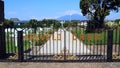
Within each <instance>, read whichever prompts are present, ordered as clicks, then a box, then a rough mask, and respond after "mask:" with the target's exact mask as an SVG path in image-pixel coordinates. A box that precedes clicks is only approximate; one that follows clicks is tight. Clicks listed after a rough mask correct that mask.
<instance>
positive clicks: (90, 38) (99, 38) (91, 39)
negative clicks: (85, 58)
mask: <svg viewBox="0 0 120 68" xmlns="http://www.w3.org/2000/svg"><path fill="white" fill-rule="evenodd" d="M71 32H72V33H73V34H74V35H75V36H76V37H77V38H78V39H80V40H81V41H83V43H84V44H86V45H106V44H107V40H108V39H109V38H108V31H107V30H104V31H102V32H99V33H86V32H85V30H84V29H83V28H79V27H77V28H76V29H74V30H72V31H71ZM119 36H120V30H114V31H113V44H118V43H119Z"/></svg>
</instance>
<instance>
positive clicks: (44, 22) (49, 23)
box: [39, 19, 61, 29]
mask: <svg viewBox="0 0 120 68" xmlns="http://www.w3.org/2000/svg"><path fill="white" fill-rule="evenodd" d="M39 25H40V26H41V27H42V28H43V27H48V28H50V27H51V28H54V29H58V28H60V27H61V23H60V22H59V21H57V20H53V19H44V20H42V21H41V22H39Z"/></svg>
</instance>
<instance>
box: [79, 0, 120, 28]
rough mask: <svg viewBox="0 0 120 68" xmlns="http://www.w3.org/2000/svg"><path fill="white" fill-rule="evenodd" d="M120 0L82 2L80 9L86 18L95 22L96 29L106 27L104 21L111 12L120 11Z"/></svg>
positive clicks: (83, 0) (88, 0)
mask: <svg viewBox="0 0 120 68" xmlns="http://www.w3.org/2000/svg"><path fill="white" fill-rule="evenodd" d="M119 7H120V0H80V9H81V12H82V14H83V15H84V16H89V18H90V19H91V20H93V21H94V22H95V23H94V26H96V27H95V28H98V29H99V28H103V27H104V19H105V17H106V16H108V15H109V14H110V11H116V12H118V11H119Z"/></svg>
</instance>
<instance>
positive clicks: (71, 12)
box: [64, 10, 82, 15]
mask: <svg viewBox="0 0 120 68" xmlns="http://www.w3.org/2000/svg"><path fill="white" fill-rule="evenodd" d="M64 14H65V15H72V14H80V15H82V13H81V12H80V11H78V10H68V11H65V12H64Z"/></svg>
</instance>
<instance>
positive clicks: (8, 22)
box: [4, 19, 14, 28]
mask: <svg viewBox="0 0 120 68" xmlns="http://www.w3.org/2000/svg"><path fill="white" fill-rule="evenodd" d="M4 26H5V27H6V28H9V27H13V26H14V23H13V21H10V20H8V19H4Z"/></svg>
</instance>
